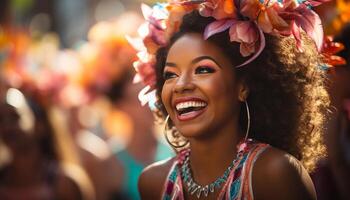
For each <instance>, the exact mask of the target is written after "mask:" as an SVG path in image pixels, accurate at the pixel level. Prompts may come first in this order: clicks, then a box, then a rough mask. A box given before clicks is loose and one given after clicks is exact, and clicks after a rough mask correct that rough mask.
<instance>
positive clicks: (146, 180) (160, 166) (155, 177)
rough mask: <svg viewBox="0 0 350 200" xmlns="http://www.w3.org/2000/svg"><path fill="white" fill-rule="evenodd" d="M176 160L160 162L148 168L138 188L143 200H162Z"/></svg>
mask: <svg viewBox="0 0 350 200" xmlns="http://www.w3.org/2000/svg"><path fill="white" fill-rule="evenodd" d="M174 161H175V158H171V159H167V160H164V161H159V162H156V163H153V164H151V165H150V166H148V167H146V168H145V169H144V170H143V171H142V174H141V175H140V177H139V181H138V188H139V193H140V196H141V199H145V200H146V199H160V198H161V195H162V192H163V188H164V183H165V181H166V178H167V175H168V173H169V171H170V168H171V167H172V165H173V163H174Z"/></svg>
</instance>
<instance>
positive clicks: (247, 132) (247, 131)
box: [244, 100, 250, 141]
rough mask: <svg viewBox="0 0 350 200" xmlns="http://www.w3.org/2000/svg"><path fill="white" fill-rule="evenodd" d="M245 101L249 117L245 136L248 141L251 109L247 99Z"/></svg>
mask: <svg viewBox="0 0 350 200" xmlns="http://www.w3.org/2000/svg"><path fill="white" fill-rule="evenodd" d="M244 103H245V107H246V110H247V118H248V120H247V130H246V133H245V137H244V141H246V140H247V139H248V135H249V130H250V111H249V106H248V102H247V101H246V100H245V101H244Z"/></svg>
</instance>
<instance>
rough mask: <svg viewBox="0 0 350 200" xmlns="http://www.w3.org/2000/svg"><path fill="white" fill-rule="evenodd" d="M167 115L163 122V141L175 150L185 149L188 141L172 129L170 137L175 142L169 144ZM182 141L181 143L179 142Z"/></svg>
mask: <svg viewBox="0 0 350 200" xmlns="http://www.w3.org/2000/svg"><path fill="white" fill-rule="evenodd" d="M169 118H170V117H169V115H168V116H167V117H166V118H165V121H164V135H165V139H166V141H167V142H168V144H169V145H170V146H171V147H173V148H174V149H175V150H177V149H180V148H183V147H185V146H186V145H187V144H188V143H189V141H188V140H187V139H186V138H184V137H183V136H182V135H181V134H180V133H179V131H177V130H176V129H175V128H174V127H172V128H171V130H170V131H171V136H172V137H173V138H174V140H177V141H175V142H171V141H170V139H169V136H168V131H169V130H168V128H169V125H168V122H169ZM181 140H182V141H181Z"/></svg>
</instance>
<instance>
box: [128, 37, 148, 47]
mask: <svg viewBox="0 0 350 200" xmlns="http://www.w3.org/2000/svg"><path fill="white" fill-rule="evenodd" d="M125 38H126V40H127V41H128V43H129V44H130V45H131V46H132V47H133V48H134V49H135V50H137V51H146V50H147V49H146V47H145V45H144V44H143V41H142V39H140V38H132V37H130V36H128V35H126V36H125Z"/></svg>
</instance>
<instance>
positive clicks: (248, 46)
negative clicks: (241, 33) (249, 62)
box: [239, 42, 255, 57]
mask: <svg viewBox="0 0 350 200" xmlns="http://www.w3.org/2000/svg"><path fill="white" fill-rule="evenodd" d="M239 51H240V52H241V55H242V56H243V57H247V56H249V55H250V54H252V53H254V51H255V42H253V43H243V42H242V43H241V45H240V46H239Z"/></svg>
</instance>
